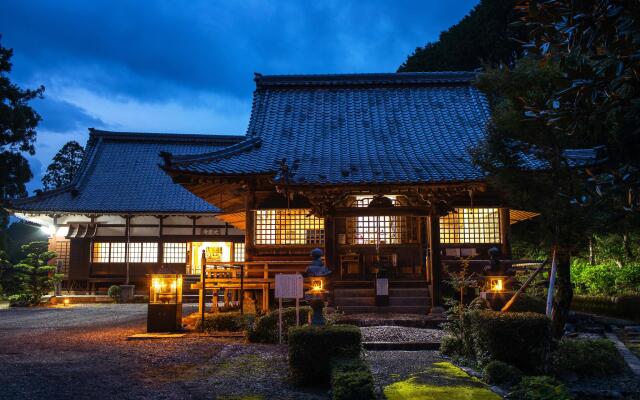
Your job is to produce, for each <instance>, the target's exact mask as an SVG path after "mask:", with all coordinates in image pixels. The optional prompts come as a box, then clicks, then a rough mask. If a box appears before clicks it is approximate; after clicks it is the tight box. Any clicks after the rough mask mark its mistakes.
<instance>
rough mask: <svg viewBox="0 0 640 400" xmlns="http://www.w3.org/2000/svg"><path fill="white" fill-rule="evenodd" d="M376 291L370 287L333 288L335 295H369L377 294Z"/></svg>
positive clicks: (336, 296)
mask: <svg viewBox="0 0 640 400" xmlns="http://www.w3.org/2000/svg"><path fill="white" fill-rule="evenodd" d="M375 295H376V291H375V289H373V288H370V289H364V288H362V289H338V288H335V289H333V297H335V298H339V297H368V296H375Z"/></svg>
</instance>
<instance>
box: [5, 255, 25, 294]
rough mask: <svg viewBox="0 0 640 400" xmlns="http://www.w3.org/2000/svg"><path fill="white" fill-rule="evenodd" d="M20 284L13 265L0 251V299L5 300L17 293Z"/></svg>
mask: <svg viewBox="0 0 640 400" xmlns="http://www.w3.org/2000/svg"><path fill="white" fill-rule="evenodd" d="M20 286H21V282H20V278H19V276H18V273H17V271H16V269H15V267H14V265H13V264H12V263H11V262H10V261H9V260H8V259H7V256H6V254H5V253H4V252H3V251H1V250H0V298H6V297H8V296H11V295H13V294H15V293H17V292H18V290H19V289H20Z"/></svg>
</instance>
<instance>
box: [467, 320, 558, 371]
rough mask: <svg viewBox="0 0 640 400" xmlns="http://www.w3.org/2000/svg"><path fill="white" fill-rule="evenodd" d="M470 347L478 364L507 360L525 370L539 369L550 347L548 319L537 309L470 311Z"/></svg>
mask: <svg viewBox="0 0 640 400" xmlns="http://www.w3.org/2000/svg"><path fill="white" fill-rule="evenodd" d="M470 324H471V329H470V331H468V332H471V335H472V337H473V350H474V353H475V358H476V360H477V361H478V362H480V364H484V363H487V362H489V361H492V360H498V361H503V362H506V363H507V364H511V365H513V366H516V367H518V368H520V369H521V370H522V371H524V372H534V371H538V370H540V368H541V367H542V366H543V365H545V362H546V360H547V356H548V354H549V349H550V347H551V331H550V321H549V319H548V318H547V317H546V316H545V315H542V314H537V313H515V312H510V313H501V312H495V311H476V312H473V313H471V314H470Z"/></svg>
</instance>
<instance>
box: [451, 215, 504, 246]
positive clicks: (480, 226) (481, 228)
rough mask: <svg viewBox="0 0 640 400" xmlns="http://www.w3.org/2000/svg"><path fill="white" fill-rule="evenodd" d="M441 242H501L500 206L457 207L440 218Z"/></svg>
mask: <svg viewBox="0 0 640 400" xmlns="http://www.w3.org/2000/svg"><path fill="white" fill-rule="evenodd" d="M440 242H441V243H446V244H476V243H501V240H500V212H499V209H498V208H456V209H454V210H453V212H451V213H450V214H449V215H447V216H444V217H441V218H440Z"/></svg>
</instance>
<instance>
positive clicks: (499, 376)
mask: <svg viewBox="0 0 640 400" xmlns="http://www.w3.org/2000/svg"><path fill="white" fill-rule="evenodd" d="M482 379H483V380H484V381H485V382H487V383H488V384H491V385H507V386H512V385H515V384H516V383H518V382H520V379H522V371H520V370H519V369H518V368H516V367H514V366H512V365H509V364H507V363H504V362H502V361H491V362H489V363H488V364H487V365H485V367H484V370H483V371H482Z"/></svg>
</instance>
